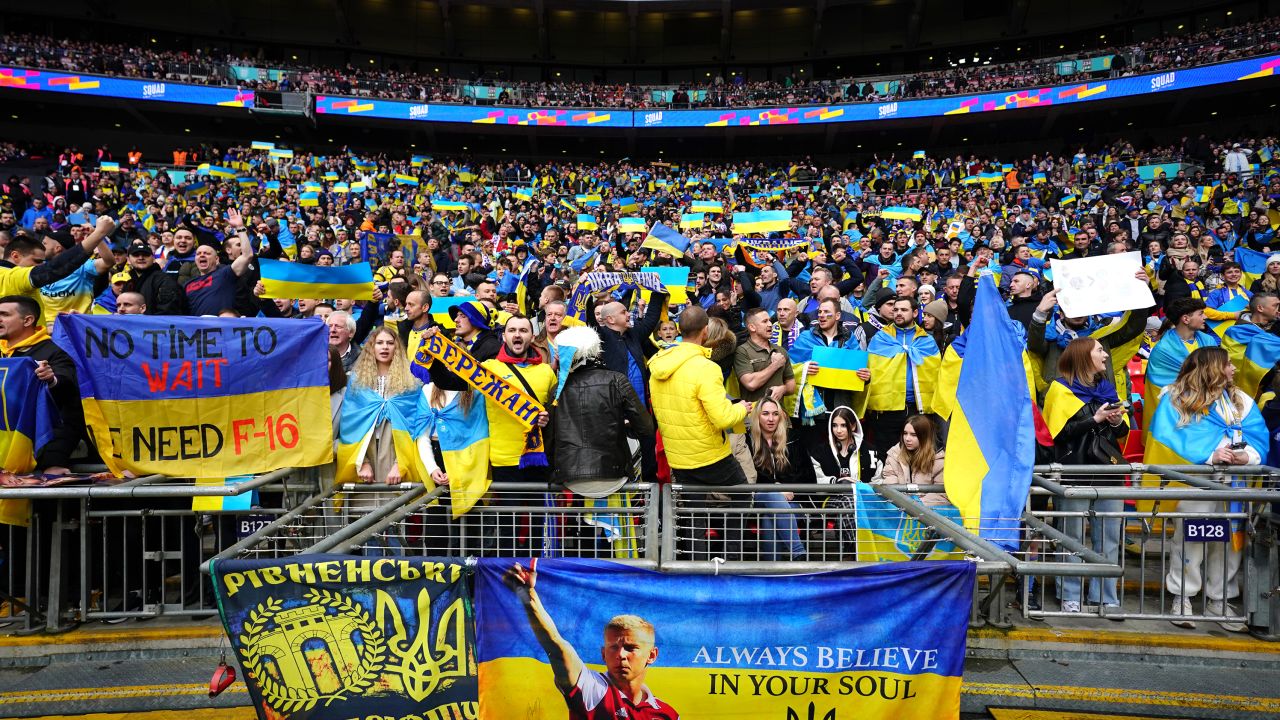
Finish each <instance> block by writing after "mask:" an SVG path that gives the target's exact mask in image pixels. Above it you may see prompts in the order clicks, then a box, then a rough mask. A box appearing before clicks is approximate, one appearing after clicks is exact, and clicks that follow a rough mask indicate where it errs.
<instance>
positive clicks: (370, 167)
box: [352, 159, 378, 172]
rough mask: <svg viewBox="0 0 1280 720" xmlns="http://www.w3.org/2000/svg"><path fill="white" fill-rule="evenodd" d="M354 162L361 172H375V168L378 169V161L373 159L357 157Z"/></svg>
mask: <svg viewBox="0 0 1280 720" xmlns="http://www.w3.org/2000/svg"><path fill="white" fill-rule="evenodd" d="M352 162H353V164H355V166H356V169H357V170H359V171H360V172H373V171H374V170H377V169H378V163H376V162H374V161H372V160H359V159H357V160H353V161H352Z"/></svg>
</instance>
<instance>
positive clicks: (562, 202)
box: [560, 198, 578, 215]
mask: <svg viewBox="0 0 1280 720" xmlns="http://www.w3.org/2000/svg"><path fill="white" fill-rule="evenodd" d="M560 207H561V208H563V209H565V210H568V211H569V212H571V213H573V214H575V215H576V214H577V213H578V206H577V205H574V204H573V203H571V202H569V201H568V200H565V199H564V198H560Z"/></svg>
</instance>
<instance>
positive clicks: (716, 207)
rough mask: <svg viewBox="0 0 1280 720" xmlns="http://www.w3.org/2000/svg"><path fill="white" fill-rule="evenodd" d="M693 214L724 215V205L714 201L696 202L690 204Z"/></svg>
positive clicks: (690, 210)
mask: <svg viewBox="0 0 1280 720" xmlns="http://www.w3.org/2000/svg"><path fill="white" fill-rule="evenodd" d="M689 212H691V213H723V212H724V205H723V204H722V203H720V202H716V201H712V200H694V201H693V202H692V203H690V204H689Z"/></svg>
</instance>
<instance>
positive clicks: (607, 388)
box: [551, 362, 653, 483]
mask: <svg viewBox="0 0 1280 720" xmlns="http://www.w3.org/2000/svg"><path fill="white" fill-rule="evenodd" d="M551 421H552V423H553V424H554V428H555V432H554V433H553V437H555V480H556V482H560V483H569V482H572V481H574V480H588V479H591V480H598V479H608V478H620V477H629V476H630V474H631V467H632V466H631V450H630V448H629V447H628V446H627V437H628V436H630V437H633V438H639V437H640V436H642V435H652V434H653V418H652V417H650V416H649V413H648V411H646V410H645V409H644V407H643V406H642V405H641V404H640V396H639V395H637V394H636V391H635V388H633V387H631V383H630V382H629V381H628V380H627V377H626V376H625V375H623V374H622V373H618V372H614V371H612V370H608V369H606V368H605V367H604V366H603V365H601V364H600V363H599V362H592V363H590V364H588V365H586V366H584V367H581V368H579V369H577V370H574V371H573V372H571V373H569V378H568V380H566V381H565V384H564V391H563V392H561V394H560V399H559V400H558V401H557V402H556V407H555V411H554V412H552V413H551Z"/></svg>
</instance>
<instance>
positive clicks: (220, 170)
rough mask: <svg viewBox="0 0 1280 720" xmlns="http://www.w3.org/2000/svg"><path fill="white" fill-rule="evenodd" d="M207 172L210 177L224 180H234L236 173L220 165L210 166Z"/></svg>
mask: <svg viewBox="0 0 1280 720" xmlns="http://www.w3.org/2000/svg"><path fill="white" fill-rule="evenodd" d="M208 172H209V175H210V176H212V177H216V178H222V179H224V180H235V179H236V171H235V170H232V169H231V168H229V167H222V166H221V165H210V166H209V168H208Z"/></svg>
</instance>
